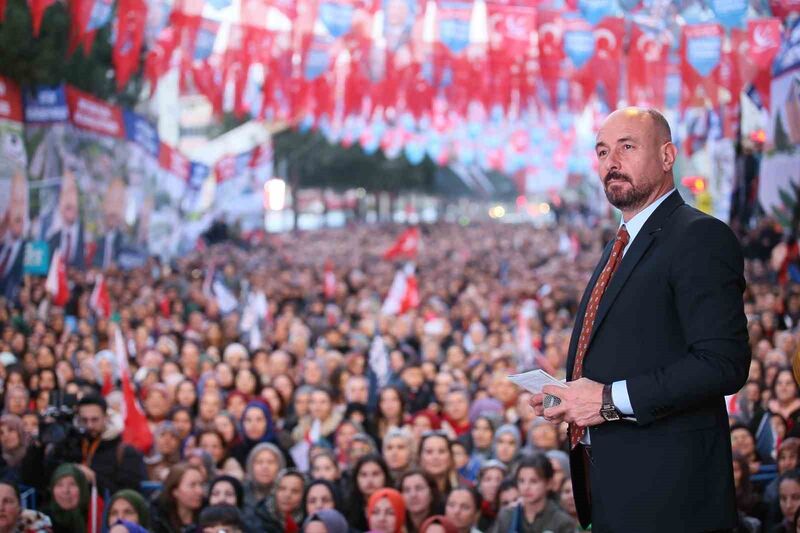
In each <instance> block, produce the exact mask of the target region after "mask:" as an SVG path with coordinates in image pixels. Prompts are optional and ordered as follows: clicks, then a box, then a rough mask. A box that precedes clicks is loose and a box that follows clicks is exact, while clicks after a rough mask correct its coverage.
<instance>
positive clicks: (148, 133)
mask: <svg viewBox="0 0 800 533" xmlns="http://www.w3.org/2000/svg"><path fill="white" fill-rule="evenodd" d="M123 119H124V121H125V137H126V138H127V139H128V140H129V141H131V142H134V143H136V144H138V145H139V146H141V147H142V148H144V150H145V151H146V152H147V153H148V154H150V155H152V156H153V157H155V158H158V155H159V150H160V148H161V143H160V142H159V138H158V130H157V129H156V127H155V126H154V125H152V124H150V122H148V121H147V120H146V119H145V118H144V117H143V116H141V115H137V114H136V113H134V112H133V111H129V110H127V109H125V110H124V111H123Z"/></svg>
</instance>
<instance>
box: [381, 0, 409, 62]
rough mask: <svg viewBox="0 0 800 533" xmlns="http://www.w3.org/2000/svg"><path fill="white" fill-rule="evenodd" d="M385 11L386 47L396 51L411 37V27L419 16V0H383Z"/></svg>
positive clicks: (384, 34) (384, 33) (384, 31)
mask: <svg viewBox="0 0 800 533" xmlns="http://www.w3.org/2000/svg"><path fill="white" fill-rule="evenodd" d="M383 12H384V18H383V20H384V22H383V36H384V38H385V39H386V47H387V48H388V49H389V50H391V51H393V52H394V51H397V49H398V48H400V47H401V46H402V45H404V44H406V43H407V42H408V41H409V40H410V39H411V28H412V27H413V26H414V20H415V18H416V16H417V1H416V0H383Z"/></svg>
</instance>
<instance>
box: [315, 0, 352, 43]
mask: <svg viewBox="0 0 800 533" xmlns="http://www.w3.org/2000/svg"><path fill="white" fill-rule="evenodd" d="M354 12H355V8H354V7H353V5H352V4H350V3H349V2H348V1H347V0H342V1H339V2H336V1H327V2H322V3H321V4H320V5H319V19H320V20H321V21H322V24H324V25H325V27H326V28H328V31H329V32H330V34H331V36H333V37H341V36H342V35H344V34H346V33H347V32H349V31H350V29H351V28H352V27H353V13H354Z"/></svg>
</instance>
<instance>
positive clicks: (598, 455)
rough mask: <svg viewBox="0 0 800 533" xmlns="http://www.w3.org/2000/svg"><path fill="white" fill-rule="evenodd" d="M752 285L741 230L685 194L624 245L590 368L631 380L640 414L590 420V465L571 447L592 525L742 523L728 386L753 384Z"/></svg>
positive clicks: (602, 377) (699, 527) (651, 531)
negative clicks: (748, 300)
mask: <svg viewBox="0 0 800 533" xmlns="http://www.w3.org/2000/svg"><path fill="white" fill-rule="evenodd" d="M611 247H612V244H611V243H609V245H608V246H607V247H606V249H605V253H604V254H603V257H602V258H601V260H600V263H599V265H598V268H597V269H596V271H595V273H594V275H593V276H592V279H591V280H590V282H589V285H588V287H587V289H586V292H585V293H584V296H583V299H582V301H581V304H580V307H579V310H578V314H577V320H576V324H575V329H574V331H573V336H572V341H571V343H570V349H569V355H568V360H567V371H568V376H569V379H572V369H573V365H574V362H575V353H576V346H577V338H578V336H579V334H580V329H581V326H582V324H583V317H584V313H585V309H586V304H587V300H588V298H589V294H590V293H591V288H592V287H593V286H594V283H595V280H596V279H597V278H598V276H599V274H600V270H601V269H602V268H603V266H604V265H605V263H606V260H607V258H608V255H609V254H610V252H611ZM744 287H745V281H744V277H743V258H742V251H741V247H740V245H739V243H738V241H737V240H736V237H735V236H734V235H733V232H732V231H731V230H730V229H729V228H728V226H726V225H725V224H724V223H722V222H720V221H718V220H716V219H714V218H712V217H710V216H707V215H705V214H703V213H701V212H700V211H697V210H696V209H694V208H692V207H689V206H688V205H686V204H684V202H683V199H682V198H681V196H680V194H678V193H677V192H674V193H672V194H671V195H670V196H669V197H668V198H667V199H666V200H665V201H664V202H663V203H662V204H661V205H660V206H659V207H658V208H657V209H656V210H655V211H654V212H653V214H652V215H651V216H650V218H649V219H648V220H647V222H646V223H645V225H644V227H643V228H642V230H641V231H640V232H639V233H638V235H637V236H636V238H635V240H634V241H633V242H632V244H631V245H630V247H629V249H628V251H627V252H626V253H625V256H624V257H623V259H622V262H621V264H620V266H619V269H618V270H617V272H616V273H615V274H614V276H613V278H612V279H611V281H610V283H609V285H608V288H607V289H606V293H605V294H604V296H603V298H602V300H601V302H600V307H599V309H598V311H597V318H596V320H595V326H594V330H593V333H592V335H591V336H590V339H589V343H590V344H589V348H588V352H587V354H586V356H585V360H584V372H583V375H584V377H587V378H589V379H592V380H594V381H597V382H600V383H613V382H615V381H618V380H627V387H628V393H629V396H630V400H631V405H632V406H633V410H634V415H635V417H636V422H628V421H617V422H607V423H604V424H601V425H599V426H596V427H593V428H591V433H590V435H591V443H592V463H591V466H588V465H589V463H588V462H586V461H584V460H583V457H584V452H583V447H582V446H580V445H579V446H577V447H576V448H575V450H573V452H572V453H571V454H570V463H571V467H572V481H573V487H574V492H575V502H576V505H577V508H578V514H579V516H580V518H581V522H582V523H584V524H586V523H588V522H589V521H590V520H591V523H592V530H593V531H595V532H599V533H603V532H606V531H613V532H615V533H616V532H628V531H631V532H638V531H647V532H648V533H656V532H660V531H663V532H675V531H685V532H689V531H707V530H715V529H726V528H733V527H735V526H736V523H737V515H736V501H735V494H734V486H733V470H732V466H731V465H732V459H731V445H730V435H729V427H728V417H727V412H726V409H725V403H724V395H726V394H732V393H734V392H736V391H738V390H739V389H740V388H741V387H742V386H743V385H744V383H745V381H746V379H747V374H748V369H749V365H750V348H749V346H748V341H747V321H746V318H745V315H744V305H743V300H742V293H743V290H744ZM586 468H588V469H589V474H588V476H589V479H590V483H591V502H590V501H589V499H588V493H587V484H586V477H585V469H586Z"/></svg>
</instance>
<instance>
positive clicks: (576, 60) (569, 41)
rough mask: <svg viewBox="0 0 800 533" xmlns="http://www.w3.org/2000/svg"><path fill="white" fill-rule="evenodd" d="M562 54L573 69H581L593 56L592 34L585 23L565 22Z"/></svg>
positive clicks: (580, 21) (576, 21)
mask: <svg viewBox="0 0 800 533" xmlns="http://www.w3.org/2000/svg"><path fill="white" fill-rule="evenodd" d="M564 53H566V54H567V57H569V58H570V59H571V60H572V64H573V65H575V68H581V67H583V65H585V64H586V62H587V61H589V60H590V59H591V58H592V56H593V55H594V32H593V31H592V27H591V26H590V25H588V24H586V22H585V21H582V20H573V21H565V29H564Z"/></svg>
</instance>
